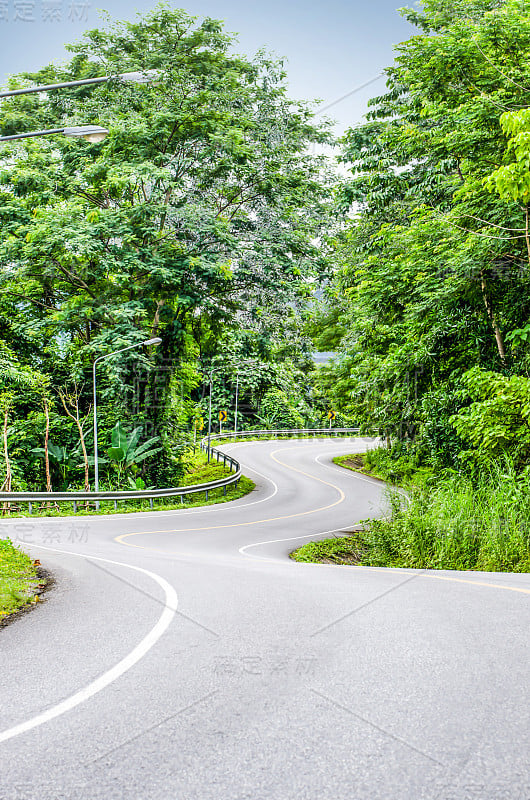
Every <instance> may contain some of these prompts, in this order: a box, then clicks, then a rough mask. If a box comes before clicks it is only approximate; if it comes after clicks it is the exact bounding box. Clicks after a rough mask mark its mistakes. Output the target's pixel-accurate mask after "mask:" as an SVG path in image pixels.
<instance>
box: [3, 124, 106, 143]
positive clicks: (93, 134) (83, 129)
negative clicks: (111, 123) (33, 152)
mask: <svg viewBox="0 0 530 800" xmlns="http://www.w3.org/2000/svg"><path fill="white" fill-rule="evenodd" d="M56 133H62V134H64V136H69V137H72V138H75V139H87V141H89V142H101V141H103V139H104V138H105V136H107V134H108V130H107V128H102V127H101V126H100V125H74V126H72V127H70V128H48V129H47V130H43V131H28V132H27V133H14V134H12V135H11V136H0V142H12V141H14V140H16V139H30V138H32V137H33V136H53V135H54V134H56Z"/></svg>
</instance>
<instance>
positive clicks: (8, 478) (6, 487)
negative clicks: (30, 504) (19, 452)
mask: <svg viewBox="0 0 530 800" xmlns="http://www.w3.org/2000/svg"><path fill="white" fill-rule="evenodd" d="M8 418H9V408H8V407H7V406H6V409H5V411H4V434H3V436H4V458H5V462H6V477H5V481H4V482H3V484H2V491H3V492H10V491H11V484H12V476H11V462H10V461H9V451H8V448H7V421H8ZM10 509H11V504H10V503H4V506H3V511H10Z"/></svg>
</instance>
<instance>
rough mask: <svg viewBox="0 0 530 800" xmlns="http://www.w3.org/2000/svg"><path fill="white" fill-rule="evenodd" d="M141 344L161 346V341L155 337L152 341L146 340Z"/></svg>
mask: <svg viewBox="0 0 530 800" xmlns="http://www.w3.org/2000/svg"><path fill="white" fill-rule="evenodd" d="M142 344H162V339H161V338H160V337H159V336H155V337H154V339H147V340H146V341H145V342H142Z"/></svg>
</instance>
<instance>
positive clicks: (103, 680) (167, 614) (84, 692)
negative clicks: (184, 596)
mask: <svg viewBox="0 0 530 800" xmlns="http://www.w3.org/2000/svg"><path fill="white" fill-rule="evenodd" d="M31 546H32V547H40V548H41V549H43V550H49V551H50V552H52V553H62V554H65V555H68V556H79V557H80V558H87V559H89V560H91V561H103V562H105V563H106V564H114V565H115V566H118V567H127V568H128V569H134V570H136V571H137V572H141V573H143V574H144V575H147V576H148V577H149V578H152V580H154V581H155V582H156V583H158V585H159V586H160V587H161V588H162V590H163V591H164V594H165V605H164V610H163V612H162V614H161V616H160V618H159V620H158V622H157V623H156V625H155V626H154V628H152V629H151V630H150V631H149V633H148V634H147V636H145V637H144V638H143V639H142V641H141V642H140V643H139V644H137V645H136V647H135V648H134V650H131V652H130V653H129V654H128V655H126V656H125V658H122V660H121V661H118V663H117V664H115V665H114V666H113V667H111V669H109V670H107V672H104V673H103V675H100V676H99V678H96V679H95V680H94V681H92V682H91V683H89V684H88V686H85V687H84V689H80V690H79V691H78V692H76V693H75V694H73V695H71V696H70V697H67V698H66V700H62V701H61V702H60V703H58V704H57V705H55V706H52V707H51V708H49V709H47V710H46V711H43V712H42V713H41V714H37V716H35V717H32V718H31V719H29V720H26V722H21V723H20V724H19V725H14V726H13V727H12V728H8V729H7V730H5V731H2V732H0V743H1V742H6V741H7V740H8V739H13V738H14V737H15V736H20V734H22V733H27V731H30V730H32V729H33V728H38V727H39V725H44V724H45V723H46V722H50V720H52V719H55V718H56V717H60V716H61V715H62V714H66V713H67V712H68V711H71V710H72V709H73V708H75V707H76V706H78V705H81V703H85V702H86V701H87V700H89V699H90V698H91V697H93V696H94V695H95V694H98V692H101V691H102V690H103V689H105V688H106V687H107V686H109V685H110V684H111V683H113V682H114V681H115V680H117V679H118V678H120V677H121V676H122V675H124V674H125V673H126V672H127V671H128V670H130V669H131V667H133V666H134V665H135V664H137V663H138V661H140V659H142V658H143V657H144V656H145V655H146V654H147V653H148V652H149V650H151V648H152V647H154V645H155V644H156V643H157V641H158V640H159V639H160V637H161V636H162V634H163V633H164V632H165V631H166V630H167V629H168V627H169V625H170V624H171V622H172V620H173V618H174V616H175V614H176V611H177V606H178V596H177V593H176V591H175V590H174V588H173V587H172V586H171V585H170V584H169V583H168V582H167V581H166V580H164V578H162V577H161V576H160V575H157V574H156V573H154V572H150V571H149V570H147V569H143V567H135V566H133V565H132V564H124V563H122V562H121V561H111V560H110V559H108V558H100V557H97V556H91V555H88V554H85V553H72V552H71V551H69V550H56V549H55V548H51V547H43V545H33V544H32V545H31Z"/></svg>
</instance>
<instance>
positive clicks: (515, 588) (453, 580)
mask: <svg viewBox="0 0 530 800" xmlns="http://www.w3.org/2000/svg"><path fill="white" fill-rule="evenodd" d="M248 444H250V442H248ZM298 449H299V448H298V447H285V448H280V449H278V450H274V451H273V452H272V453H271V454H270V457H271V458H272V460H273V461H276V463H277V464H281V466H282V467H286V468H287V469H289V470H291V471H292V472H298V473H299V474H300V475H304V476H305V477H307V478H312V479H313V480H315V481H318V482H319V483H323V484H324V485H325V486H331V488H332V489H335V490H336V491H337V492H338V493H339V499H338V500H335V502H334V503H330V504H329V505H327V506H321V507H320V508H315V509H313V510H311V511H302V512H300V513H298V514H286V515H285V516H281V517H269V518H268V519H258V520H254V521H253V522H238V523H231V524H229V525H210V526H208V527H205V528H173V529H170V530H167V529H165V530H156V531H138V532H137V533H123V534H121V536H116V537H115V539H114V541H116V542H119V543H120V544H123V545H126V546H127V547H137V548H139V549H140V550H150V551H152V552H154V553H166V554H170V555H182V556H190V557H195V555H196V554H194V553H181V552H179V551H171V553H168V551H167V550H161V549H160V548H156V547H145V546H144V545H140V544H132V543H131V542H126V541H124V540H125V539H129V538H131V537H132V536H146V535H148V534H150V533H195V532H196V531H211V530H219V529H221V528H246V527H251V526H253V525H262V524H264V523H266V522H276V521H280V520H283V519H295V518H296V517H305V516H308V515H309V514H317V513H318V512H319V511H327V510H328V509H329V508H333V507H334V506H337V505H339V504H340V503H342V502H343V501H344V499H345V494H344V492H343V491H342V489H340V488H339V487H338V486H336V485H335V484H333V483H330V482H329V481H324V480H322V478H317V477H316V476H315V475H311V474H310V473H309V472H304V471H303V470H301V469H297V468H296V467H292V466H290V465H289V464H286V463H285V462H284V461H280V459H279V458H276V453H282V452H286V451H288V450H298ZM315 536H318V533H315ZM256 544H260V542H257V543H256ZM247 557H248V556H247ZM251 558H252V556H251ZM254 558H255V559H256V560H259V561H265V562H266V563H272V564H277V563H278V562H277V561H276V560H274V559H270V558H261V557H259V556H254ZM304 566H305V567H307V566H308V564H304ZM309 566H320V567H322V566H327V567H329V568H330V569H337V568H338V569H349V570H362V571H367V570H369V571H378V572H379V571H381V570H382V569H383V568H381V567H363V566H348V565H345V564H343V565H338V564H337V565H334V564H333V565H332V564H324V565H323V564H314V565H309ZM402 571H404V570H402ZM418 577H421V578H432V579H434V580H438V581H448V582H450V583H466V584H470V585H471V586H483V587H485V588H488V589H504V590H505V591H507V592H518V593H520V594H529V595H530V589H523V588H521V587H519V586H506V585H505V584H502V583H489V582H487V581H473V580H469V579H466V578H453V577H450V576H449V575H433V574H432V573H423V574H422V575H419V576H418Z"/></svg>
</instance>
